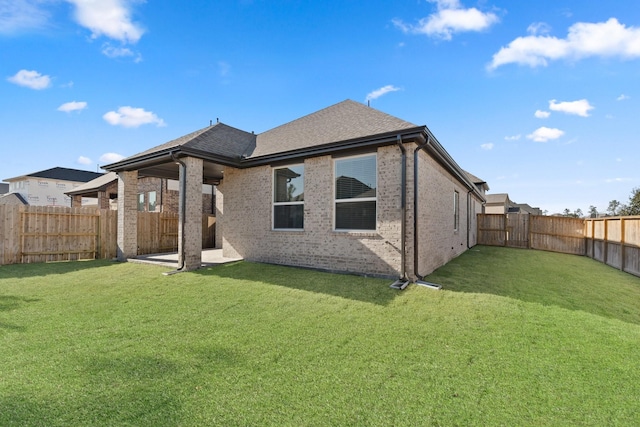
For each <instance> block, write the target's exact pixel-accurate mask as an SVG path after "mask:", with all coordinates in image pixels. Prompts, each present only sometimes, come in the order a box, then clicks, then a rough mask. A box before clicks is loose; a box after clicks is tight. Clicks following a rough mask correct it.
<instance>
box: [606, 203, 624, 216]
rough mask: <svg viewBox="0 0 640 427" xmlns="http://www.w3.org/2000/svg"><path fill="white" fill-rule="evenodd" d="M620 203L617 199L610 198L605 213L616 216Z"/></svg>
mask: <svg viewBox="0 0 640 427" xmlns="http://www.w3.org/2000/svg"><path fill="white" fill-rule="evenodd" d="M621 204H622V203H620V202H619V201H617V200H612V201H610V202H609V207H608V208H607V213H608V214H609V215H611V216H617V215H618V213H619V212H620V205H621Z"/></svg>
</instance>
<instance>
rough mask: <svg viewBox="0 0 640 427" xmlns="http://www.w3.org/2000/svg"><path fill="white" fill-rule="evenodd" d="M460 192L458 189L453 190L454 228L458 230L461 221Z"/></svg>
mask: <svg viewBox="0 0 640 427" xmlns="http://www.w3.org/2000/svg"><path fill="white" fill-rule="evenodd" d="M459 207H460V193H458V192H457V191H454V192H453V230H454V231H458V226H459V222H460V213H459V212H460V209H459Z"/></svg>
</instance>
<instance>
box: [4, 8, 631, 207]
mask: <svg viewBox="0 0 640 427" xmlns="http://www.w3.org/2000/svg"><path fill="white" fill-rule="evenodd" d="M0 77H2V78H1V79H0V124H1V128H0V129H1V133H0V140H1V141H2V152H3V157H2V163H1V164H0V179H6V178H12V177H15V176H20V175H23V174H26V173H30V172H36V171H39V170H43V169H48V168H50V167H54V166H62V167H71V168H78V169H87V170H96V168H97V167H98V165H104V164H107V163H111V162H113V161H115V160H118V159H119V158H121V157H122V156H129V155H132V154H135V153H138V152H140V151H143V150H146V149H148V148H150V147H153V146H155V145H159V144H161V143H164V142H166V141H169V140H171V139H174V138H177V137H179V136H182V135H184V134H187V133H189V132H192V131H194V130H197V129H200V128H202V127H205V126H207V125H208V124H209V121H210V120H213V121H214V122H215V120H216V119H217V118H219V119H220V121H222V122H224V123H226V124H228V125H231V126H234V127H237V128H240V129H243V130H247V131H255V132H256V133H259V132H263V131H265V130H268V129H270V128H272V127H275V126H278V125H280V124H283V123H286V122H288V121H291V120H293V119H296V118H298V117H301V116H303V115H306V114H309V113H312V112H314V111H316V110H319V109H321V108H324V107H327V106H329V105H332V104H335V103H337V102H340V101H343V100H345V99H353V100H356V101H360V102H363V103H366V102H367V101H369V102H370V103H371V106H372V107H374V108H377V109H379V110H382V111H384V112H386V113H389V114H392V115H394V116H397V117H400V118H402V119H404V120H407V121H410V122H413V123H415V124H416V125H427V126H428V127H429V128H430V129H431V130H432V132H433V133H434V134H435V135H436V137H437V138H438V140H439V141H440V142H441V143H442V145H443V146H444V147H445V148H446V149H447V151H448V152H449V153H450V154H451V155H452V156H453V157H454V159H455V160H456V161H457V162H458V164H460V166H461V167H463V168H464V169H466V170H468V171H470V172H472V173H473V174H475V175H477V176H479V177H481V178H482V179H484V180H486V181H487V182H488V183H489V186H490V187H491V190H490V193H509V195H510V197H511V199H512V200H514V201H516V202H519V203H529V204H530V205H532V206H537V207H540V208H541V209H543V210H547V211H548V213H554V212H561V211H562V210H564V209H565V208H568V209H570V210H572V211H573V210H575V209H578V208H580V209H582V210H583V211H585V212H586V211H587V210H588V208H589V206H590V205H595V206H596V207H597V208H598V209H599V210H600V211H605V210H606V208H607V205H608V202H609V201H610V200H613V199H617V200H619V201H621V202H627V200H628V198H629V195H630V194H631V190H632V189H633V188H635V187H639V186H640V168H639V167H638V165H639V164H640V150H639V149H638V142H640V141H639V139H640V137H639V136H638V135H639V132H638V131H639V130H640V7H638V4H637V1H636V0H612V1H608V2H604V1H593V0H570V1H563V0H552V1H551V0H539V1H535V2H533V1H506V0H481V1H478V0H406V1H400V0H397V1H393V2H389V1H377V0H371V1H368V2H359V1H349V0H341V1H332V0H327V1H323V2H310V1H259V0H253V1H252V0H239V1H225V2H213V1H190V2H176V1H168V0H164V1H148V2H144V1H126V0H100V1H92V0H0Z"/></svg>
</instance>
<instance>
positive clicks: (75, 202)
mask: <svg viewBox="0 0 640 427" xmlns="http://www.w3.org/2000/svg"><path fill="white" fill-rule="evenodd" d="M71 207H73V208H81V207H82V196H78V195H75V196H73V197H72V198H71Z"/></svg>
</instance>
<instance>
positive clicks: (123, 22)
mask: <svg viewBox="0 0 640 427" xmlns="http://www.w3.org/2000/svg"><path fill="white" fill-rule="evenodd" d="M67 1H68V2H69V3H71V4H73V5H74V6H75V7H76V10H75V19H76V21H77V22H78V24H80V25H82V26H83V27H85V28H88V29H89V30H91V37H92V38H94V39H95V38H98V37H100V36H105V37H108V38H110V39H114V40H119V41H121V42H122V43H136V42H137V41H138V40H140V37H142V34H143V33H144V29H143V28H142V27H141V26H140V24H138V23H135V22H133V21H132V20H131V13H132V7H131V4H132V3H133V1H132V0H99V1H96V0H67Z"/></svg>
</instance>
